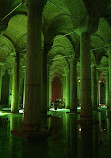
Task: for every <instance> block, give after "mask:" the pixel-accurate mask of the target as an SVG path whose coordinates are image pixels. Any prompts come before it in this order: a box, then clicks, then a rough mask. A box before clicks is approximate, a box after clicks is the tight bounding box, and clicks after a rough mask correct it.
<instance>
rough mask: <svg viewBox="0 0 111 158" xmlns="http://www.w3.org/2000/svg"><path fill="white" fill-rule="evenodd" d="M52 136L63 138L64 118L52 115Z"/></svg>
mask: <svg viewBox="0 0 111 158" xmlns="http://www.w3.org/2000/svg"><path fill="white" fill-rule="evenodd" d="M51 127H52V138H53V139H58V138H62V133H63V118H60V117H51Z"/></svg>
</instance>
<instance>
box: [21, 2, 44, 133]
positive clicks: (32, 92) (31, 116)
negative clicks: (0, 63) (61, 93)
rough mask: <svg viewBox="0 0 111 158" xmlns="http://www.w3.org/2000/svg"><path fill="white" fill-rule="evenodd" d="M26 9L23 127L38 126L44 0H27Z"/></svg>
mask: <svg viewBox="0 0 111 158" xmlns="http://www.w3.org/2000/svg"><path fill="white" fill-rule="evenodd" d="M28 2H29V3H28V11H27V18H28V21H27V54H26V91H25V108H24V121H23V126H22V127H23V129H25V130H35V129H36V127H39V126H40V106H41V88H42V87H41V79H42V69H41V66H42V53H41V49H42V48H41V47H42V43H41V30H42V26H41V24H42V10H43V7H44V4H45V2H46V1H45V0H42V1H41V0H38V1H36V0H29V1H28Z"/></svg>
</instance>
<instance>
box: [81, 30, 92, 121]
mask: <svg viewBox="0 0 111 158" xmlns="http://www.w3.org/2000/svg"><path fill="white" fill-rule="evenodd" d="M90 65H91V54H90V37H89V35H88V33H87V32H84V33H82V34H81V39H80V81H81V97H80V98H81V117H83V118H86V119H88V118H91V117H92V105H91V68H90Z"/></svg>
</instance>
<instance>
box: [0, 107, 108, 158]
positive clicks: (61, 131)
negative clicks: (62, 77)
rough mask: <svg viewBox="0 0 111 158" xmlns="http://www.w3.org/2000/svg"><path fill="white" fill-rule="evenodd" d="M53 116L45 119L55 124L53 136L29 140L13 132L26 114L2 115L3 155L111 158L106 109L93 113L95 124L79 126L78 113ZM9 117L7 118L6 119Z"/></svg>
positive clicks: (0, 144)
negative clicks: (97, 121)
mask: <svg viewBox="0 0 111 158" xmlns="http://www.w3.org/2000/svg"><path fill="white" fill-rule="evenodd" d="M50 113H51V115H52V116H51V117H49V118H48V120H47V121H44V122H42V123H43V124H44V125H45V124H47V125H48V126H49V128H50V126H51V127H52V136H51V137H50V138H48V139H46V140H33V141H32V140H30V141H29V140H27V139H21V138H19V137H16V136H13V135H11V132H10V131H11V130H12V129H15V128H19V127H20V125H21V122H22V117H23V114H18V115H15V114H8V113H7V114H4V115H3V114H0V117H1V118H2V121H1V123H0V157H1V158H37V157H38V158H43V157H45V158H68V157H69V158H109V157H111V152H110V149H111V119H109V118H108V117H107V111H106V109H102V111H101V112H98V113H94V118H95V119H98V120H99V123H98V124H96V125H79V124H75V120H77V119H79V114H69V113H66V112H65V111H58V112H56V111H51V112H50ZM5 118H8V120H5Z"/></svg>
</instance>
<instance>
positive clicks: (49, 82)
mask: <svg viewBox="0 0 111 158" xmlns="http://www.w3.org/2000/svg"><path fill="white" fill-rule="evenodd" d="M48 76H49V79H48V108H49V107H50V105H51V74H50V72H49V75H48Z"/></svg>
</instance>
